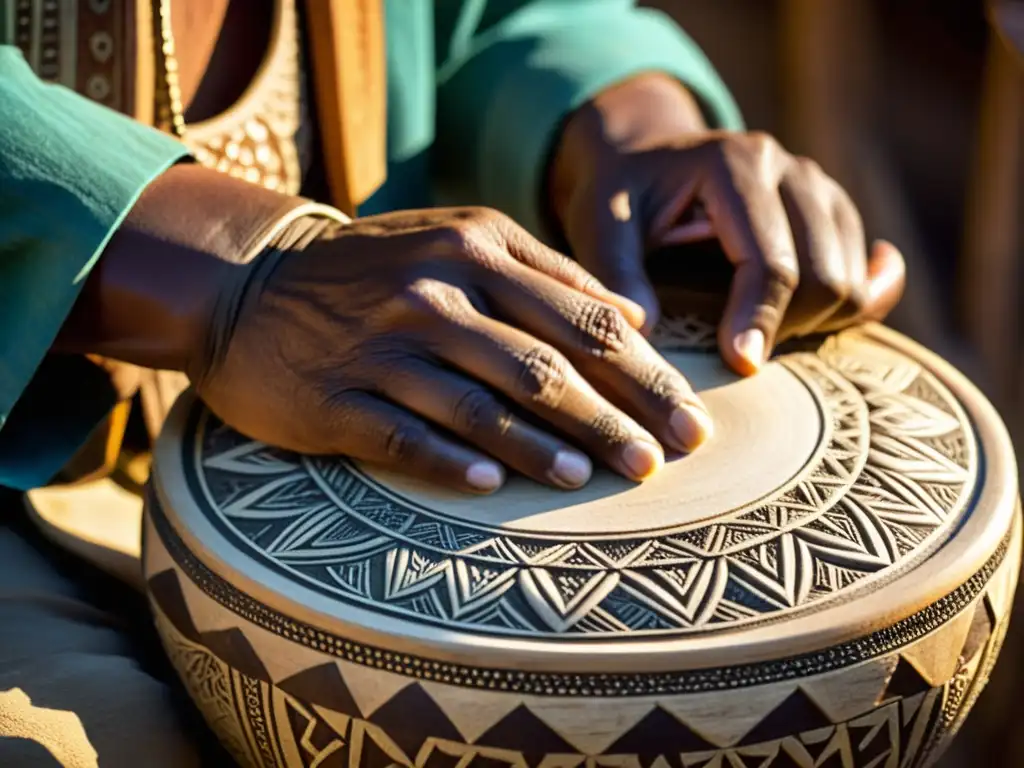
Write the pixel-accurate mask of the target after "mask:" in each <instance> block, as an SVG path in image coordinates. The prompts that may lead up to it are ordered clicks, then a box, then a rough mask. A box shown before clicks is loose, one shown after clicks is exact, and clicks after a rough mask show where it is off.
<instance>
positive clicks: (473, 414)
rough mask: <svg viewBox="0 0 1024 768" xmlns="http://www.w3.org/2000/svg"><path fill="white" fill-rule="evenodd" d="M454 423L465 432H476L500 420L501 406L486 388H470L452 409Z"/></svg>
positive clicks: (460, 430)
mask: <svg viewBox="0 0 1024 768" xmlns="http://www.w3.org/2000/svg"><path fill="white" fill-rule="evenodd" d="M452 410H453V413H452V425H453V426H454V427H455V429H456V430H457V431H458V432H461V433H463V434H466V433H468V434H476V433H478V432H482V431H483V430H484V429H485V428H486V427H488V426H490V425H493V424H495V423H496V422H500V421H501V418H500V412H501V410H502V409H501V407H500V406H499V405H498V403H497V401H496V400H495V399H494V397H492V396H491V394H490V393H489V392H487V391H486V390H484V389H470V390H469V391H467V392H466V393H465V394H464V395H462V397H460V398H459V400H458V402H456V403H455V406H454V408H453V409H452Z"/></svg>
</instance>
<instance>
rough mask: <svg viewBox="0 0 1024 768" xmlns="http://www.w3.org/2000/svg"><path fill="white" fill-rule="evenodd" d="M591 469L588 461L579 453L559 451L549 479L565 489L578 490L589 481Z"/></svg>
mask: <svg viewBox="0 0 1024 768" xmlns="http://www.w3.org/2000/svg"><path fill="white" fill-rule="evenodd" d="M592 471H593V467H592V466H591V464H590V459H588V458H587V457H586V456H583V455H581V454H579V453H573V452H571V451H559V452H558V453H556V454H555V463H554V464H553V465H552V467H551V479H552V480H553V481H554V482H556V483H558V484H559V485H562V486H565V487H567V488H579V487H580V486H582V485H585V484H586V482H587V480H589V479H590V475H591V472H592Z"/></svg>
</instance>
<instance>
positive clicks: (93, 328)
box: [53, 164, 304, 371]
mask: <svg viewBox="0 0 1024 768" xmlns="http://www.w3.org/2000/svg"><path fill="white" fill-rule="evenodd" d="M303 203H304V201H303V200H302V199H301V198H295V197H288V196H285V195H281V194H278V193H276V192H271V191H269V190H265V189H263V188H261V187H257V186H255V185H253V184H250V183H247V182H243V181H239V180H237V179H233V178H231V177H229V176H226V175H224V174H222V173H219V172H216V171H212V170H208V169H206V168H203V167H201V166H197V165H193V164H180V165H176V166H174V167H172V168H171V169H169V170H168V171H166V172H165V173H164V174H162V175H161V176H159V177H158V178H157V179H156V180H155V181H154V182H153V183H152V184H150V185H149V186H148V187H147V188H146V190H145V192H143V194H142V197H141V198H140V199H139V201H138V202H137V203H136V205H135V206H134V207H133V208H132V210H131V212H130V213H129V215H128V217H127V219H126V220H125V221H124V223H123V224H122V225H121V227H120V228H119V229H118V231H117V233H116V234H115V235H114V237H113V238H112V239H111V240H110V242H109V244H108V245H107V247H106V249H105V250H104V252H103V255H102V256H101V258H100V260H99V262H98V264H97V265H96V267H95V268H94V269H93V270H92V272H91V273H90V275H89V278H88V279H87V281H86V283H85V286H84V288H83V290H82V294H81V296H80V297H79V299H78V301H77V302H76V304H75V306H74V308H73V309H72V311H71V314H70V316H69V317H68V319H67V321H66V322H65V323H64V325H63V327H62V329H61V332H60V334H59V335H58V338H57V340H56V342H55V344H54V347H53V350H54V351H56V352H66V353H75V354H94V355H100V356H103V357H108V358H112V359H116V360H121V361H124V362H128V363H133V364H135V365H140V366H143V367H147V368H159V369H163V370H179V371H187V370H188V366H189V359H190V356H191V355H192V354H193V352H194V351H195V350H196V349H197V348H198V346H197V345H199V344H201V343H202V340H203V337H204V335H205V332H206V328H205V326H206V323H207V319H208V318H209V317H210V313H211V311H212V307H213V305H214V304H215V302H216V297H217V295H218V289H219V288H220V287H222V286H224V285H226V284H229V283H230V282H231V281H234V280H237V279H238V275H237V274H236V273H237V272H238V271H239V269H240V268H241V267H242V265H243V264H244V262H245V261H246V260H248V259H251V258H252V257H253V256H254V255H255V253H256V252H257V251H258V250H259V247H260V244H261V238H264V237H265V236H266V233H267V232H268V229H269V228H270V227H271V226H272V224H273V223H274V222H277V221H280V220H281V219H282V218H283V217H285V216H286V215H287V214H288V213H289V211H293V210H295V209H297V208H299V207H300V206H302V205H303Z"/></svg>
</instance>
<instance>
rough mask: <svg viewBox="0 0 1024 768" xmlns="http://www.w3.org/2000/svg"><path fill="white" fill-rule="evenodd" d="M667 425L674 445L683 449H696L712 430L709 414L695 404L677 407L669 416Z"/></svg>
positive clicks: (709, 435)
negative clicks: (673, 439)
mask: <svg viewBox="0 0 1024 768" xmlns="http://www.w3.org/2000/svg"><path fill="white" fill-rule="evenodd" d="M668 425H669V429H670V430H671V431H672V436H673V437H674V438H675V442H676V443H677V445H676V447H677V448H679V449H680V450H683V451H692V450H694V449H696V448H697V447H698V446H700V445H701V444H702V443H704V442H705V441H706V440H707V439H708V438H709V437H711V434H712V433H713V432H714V424H713V423H712V421H711V414H709V413H708V412H707V411H705V410H704V409H703V408H701V407H700V406H697V405H684V406H680V407H679V408H677V409H676V410H675V411H673V413H672V415H671V416H670V417H669V420H668Z"/></svg>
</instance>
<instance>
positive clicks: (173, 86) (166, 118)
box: [157, 0, 185, 139]
mask: <svg viewBox="0 0 1024 768" xmlns="http://www.w3.org/2000/svg"><path fill="white" fill-rule="evenodd" d="M157 6H158V8H157V13H158V16H159V20H160V54H161V56H160V58H161V61H162V63H163V74H164V85H165V86H166V94H165V98H166V104H160V105H158V121H159V123H160V124H161V127H162V128H164V130H167V131H170V132H171V133H173V134H174V135H175V136H177V137H178V138H179V139H180V138H184V136H185V109H184V107H183V106H182V103H181V81H180V79H179V78H178V59H177V57H176V55H175V51H174V29H173V28H172V27H171V0H159V2H158V4H157Z"/></svg>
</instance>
